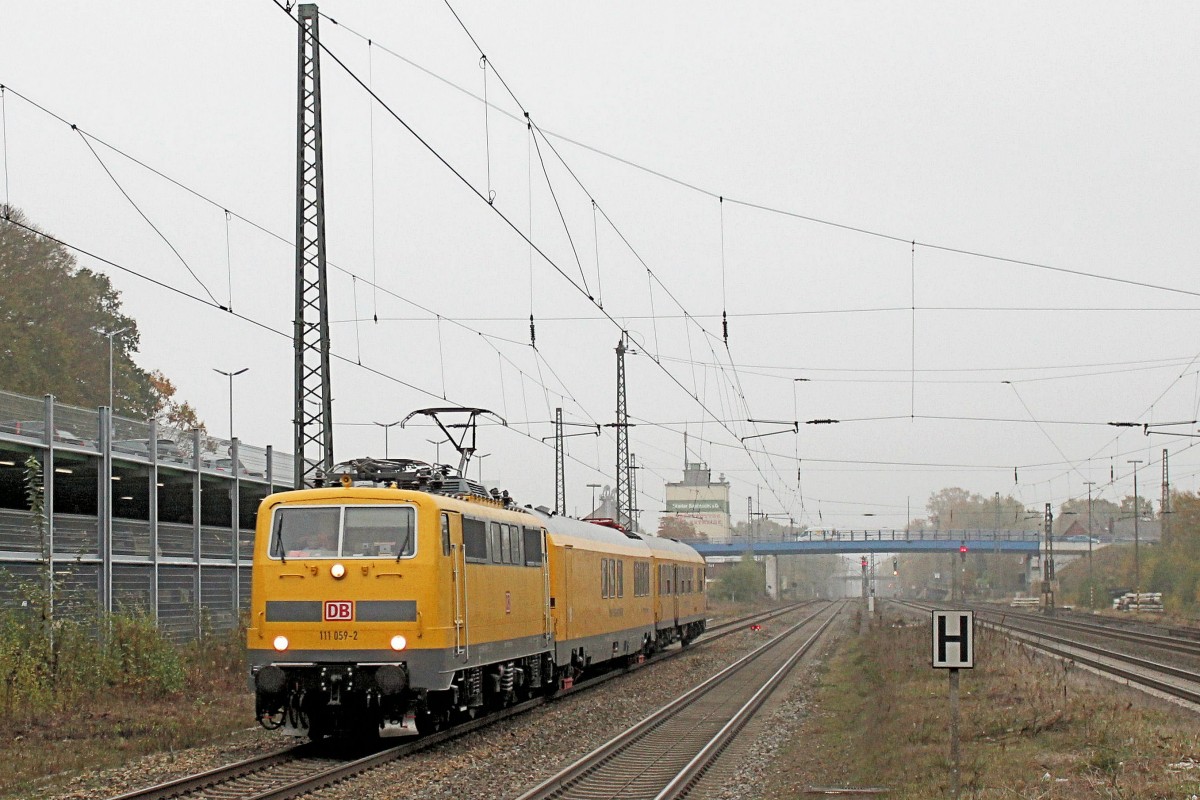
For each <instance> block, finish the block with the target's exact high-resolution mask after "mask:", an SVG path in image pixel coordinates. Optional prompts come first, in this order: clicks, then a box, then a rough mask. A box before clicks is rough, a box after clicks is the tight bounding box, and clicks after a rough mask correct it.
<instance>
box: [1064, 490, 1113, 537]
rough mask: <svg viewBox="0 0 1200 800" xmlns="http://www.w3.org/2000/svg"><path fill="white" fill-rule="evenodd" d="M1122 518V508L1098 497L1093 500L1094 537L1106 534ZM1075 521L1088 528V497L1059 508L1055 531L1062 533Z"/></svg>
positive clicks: (1069, 501) (1078, 498)
mask: <svg viewBox="0 0 1200 800" xmlns="http://www.w3.org/2000/svg"><path fill="white" fill-rule="evenodd" d="M1120 516H1121V507H1120V506H1118V505H1117V504H1116V503H1114V502H1112V501H1111V500H1101V499H1100V498H1098V497H1094V498H1092V535H1093V536H1099V535H1100V534H1101V533H1106V532H1107V531H1108V529H1109V526H1110V525H1112V524H1113V523H1115V522H1116V520H1117V519H1118V518H1119V517H1120ZM1075 520H1079V524H1080V525H1082V526H1084V527H1085V528H1086V527H1087V524H1088V499H1087V498H1086V497H1076V498H1074V499H1072V500H1068V501H1066V502H1065V503H1063V504H1062V505H1061V506H1059V509H1058V518H1057V519H1056V520H1055V531H1056V532H1057V533H1061V532H1062V531H1064V530H1066V529H1067V528H1069V527H1070V526H1071V523H1072V522H1074V521H1075Z"/></svg>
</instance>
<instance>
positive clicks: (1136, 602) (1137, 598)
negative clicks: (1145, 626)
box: [1129, 459, 1142, 612]
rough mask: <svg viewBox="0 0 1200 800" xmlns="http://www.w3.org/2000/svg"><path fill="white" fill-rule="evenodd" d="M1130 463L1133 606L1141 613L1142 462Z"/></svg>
mask: <svg viewBox="0 0 1200 800" xmlns="http://www.w3.org/2000/svg"><path fill="white" fill-rule="evenodd" d="M1129 463H1130V464H1133V606H1134V608H1135V609H1136V610H1137V611H1138V612H1140V611H1141V610H1142V566H1141V562H1139V561H1138V517H1140V516H1141V515H1142V509H1141V501H1140V500H1138V488H1137V465H1138V464H1140V463H1142V462H1141V461H1140V460H1137V459H1130V460H1129Z"/></svg>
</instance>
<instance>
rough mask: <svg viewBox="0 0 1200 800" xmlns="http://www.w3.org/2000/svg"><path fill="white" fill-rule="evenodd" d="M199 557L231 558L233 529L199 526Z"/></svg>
mask: <svg viewBox="0 0 1200 800" xmlns="http://www.w3.org/2000/svg"><path fill="white" fill-rule="evenodd" d="M200 557H201V558H223V559H230V560H232V559H233V531H231V530H230V529H229V528H210V527H208V526H207V525H204V526H201V528H200Z"/></svg>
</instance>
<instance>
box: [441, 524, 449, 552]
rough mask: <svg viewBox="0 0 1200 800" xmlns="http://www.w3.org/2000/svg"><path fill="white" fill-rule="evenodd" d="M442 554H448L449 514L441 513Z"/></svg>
mask: <svg viewBox="0 0 1200 800" xmlns="http://www.w3.org/2000/svg"><path fill="white" fill-rule="evenodd" d="M442 555H444V556H448V555H450V515H449V514H442Z"/></svg>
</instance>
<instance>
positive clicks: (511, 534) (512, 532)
mask: <svg viewBox="0 0 1200 800" xmlns="http://www.w3.org/2000/svg"><path fill="white" fill-rule="evenodd" d="M504 527H506V528H508V548H509V550H508V554H509V559H508V560H509V562H510V563H512V564H520V563H521V529H520V528H519V527H518V526H516V525H505V526H504Z"/></svg>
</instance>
